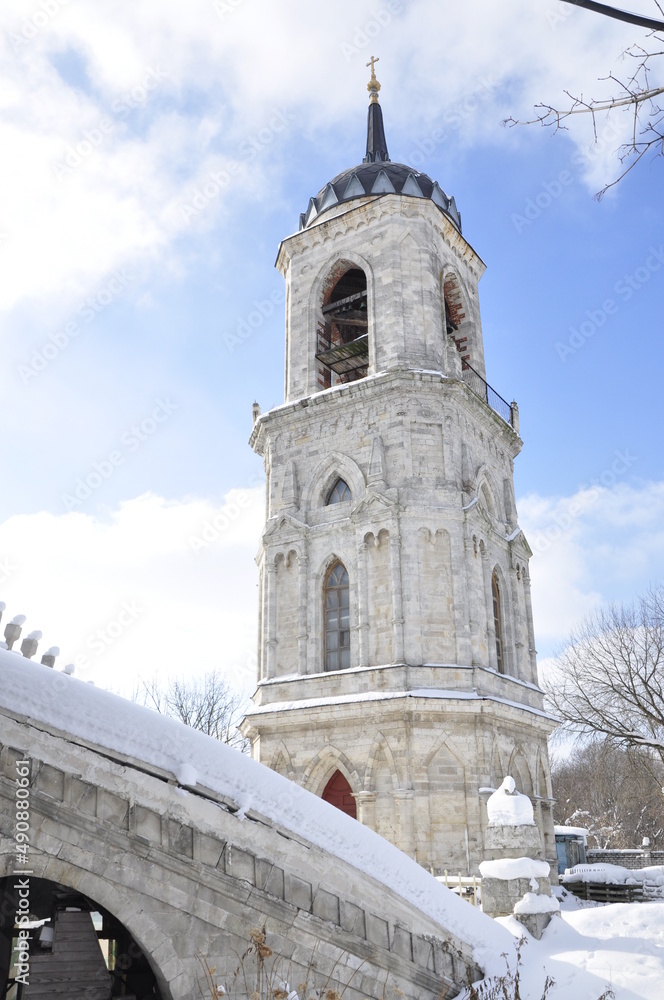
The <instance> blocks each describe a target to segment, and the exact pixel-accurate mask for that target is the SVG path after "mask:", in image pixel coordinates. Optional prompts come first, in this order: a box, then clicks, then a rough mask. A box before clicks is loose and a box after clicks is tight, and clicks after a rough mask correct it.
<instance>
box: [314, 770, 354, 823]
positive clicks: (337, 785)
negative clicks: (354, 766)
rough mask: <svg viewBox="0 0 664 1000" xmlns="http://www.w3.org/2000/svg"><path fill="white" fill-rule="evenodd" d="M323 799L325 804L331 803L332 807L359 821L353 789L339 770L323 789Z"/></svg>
mask: <svg viewBox="0 0 664 1000" xmlns="http://www.w3.org/2000/svg"><path fill="white" fill-rule="evenodd" d="M322 798H323V801H324V802H329V803H330V805H333V806H336V807H337V809H341V811H342V812H345V813H346V815H347V816H352V817H353V819H357V809H356V807H355V799H354V798H353V793H352V791H351V787H350V785H349V784H348V782H347V780H346V778H345V777H344V775H343V774H342V773H341V771H338V770H337V771H335V772H334V774H333V775H332V777H331V778H330V780H329V781H328V783H327V784H326V786H325V788H324V789H323V795H322Z"/></svg>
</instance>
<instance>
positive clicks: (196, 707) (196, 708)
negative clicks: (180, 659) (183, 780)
mask: <svg viewBox="0 0 664 1000" xmlns="http://www.w3.org/2000/svg"><path fill="white" fill-rule="evenodd" d="M133 700H134V701H142V703H143V704H144V705H147V706H149V707H150V708H154V709H155V711H157V712H159V713H160V714H161V715H168V716H170V718H172V719H179V721H180V722H184V724H185V725H186V726H191V728H192V729H198V730H200V732H202V733H205V734H206V735H207V736H212V737H214V739H216V740H220V741H221V742H222V743H228V744H229V745H230V746H233V747H236V748H237V749H238V750H242V751H244V752H245V753H246V752H248V751H249V741H248V740H246V739H245V738H244V736H242V734H241V733H240V731H239V729H238V724H239V722H240V721H241V719H242V716H243V714H244V712H243V700H242V698H241V697H240V696H239V695H237V694H234V693H233V692H232V691H231V689H230V688H229V686H228V683H227V682H226V681H225V680H224V678H223V677H222V676H221V675H220V674H219V673H218V672H217V671H216V670H213V671H212V673H209V674H206V675H205V677H204V678H203V679H202V680H191V679H187V680H183V679H182V678H171V679H170V680H169V681H168V682H167V683H166V685H165V686H162V685H160V684H158V683H157V681H156V680H154V679H153V680H151V681H150V682H149V683H146V682H145V681H143V684H142V690H141V691H139V692H135V693H134V696H133Z"/></svg>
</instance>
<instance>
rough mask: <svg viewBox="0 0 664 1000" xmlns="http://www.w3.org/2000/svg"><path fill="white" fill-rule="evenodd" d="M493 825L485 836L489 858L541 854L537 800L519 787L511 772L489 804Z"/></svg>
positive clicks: (486, 857) (485, 851)
mask: <svg viewBox="0 0 664 1000" xmlns="http://www.w3.org/2000/svg"><path fill="white" fill-rule="evenodd" d="M486 810H487V815H488V818H489V825H488V826H487V831H486V837H485V840H484V856H485V859H486V860H494V859H497V858H519V857H528V858H541V857H543V850H542V840H541V838H540V834H539V830H538V828H537V826H536V825H535V817H534V814H533V804H532V802H531V801H530V799H529V798H528V796H527V795H522V794H521V792H518V791H517V790H516V782H515V781H514V778H511V777H509V775H508V776H507V777H506V778H505V779H504V781H503V783H502V785H501V786H500V788H499V789H498V790H497V791H495V792H494V793H493V795H490V796H489V798H488V800H487V804H486Z"/></svg>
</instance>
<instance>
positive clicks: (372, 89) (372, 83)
mask: <svg viewBox="0 0 664 1000" xmlns="http://www.w3.org/2000/svg"><path fill="white" fill-rule="evenodd" d="M379 61H380V60H379V58H378V57H376V56H372V57H371V59H370V60H369V62H368V63H367V66H371V79H370V80H369V82H368V84H367V90H368V91H369V94H370V95H371V96H370V98H369V100H370V103H371V104H378V91H379V90H380V84H379V82H378V80H377V79H376V68H375V66H376V63H377V62H379Z"/></svg>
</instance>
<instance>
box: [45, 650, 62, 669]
mask: <svg viewBox="0 0 664 1000" xmlns="http://www.w3.org/2000/svg"><path fill="white" fill-rule="evenodd" d="M59 655H60V650H59V648H58V647H57V646H51V647H50V649H47V650H46V652H45V653H44V655H43V656H42V658H41V661H42V663H43V664H44V666H45V667H54V666H55V658H56V656H59Z"/></svg>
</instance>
